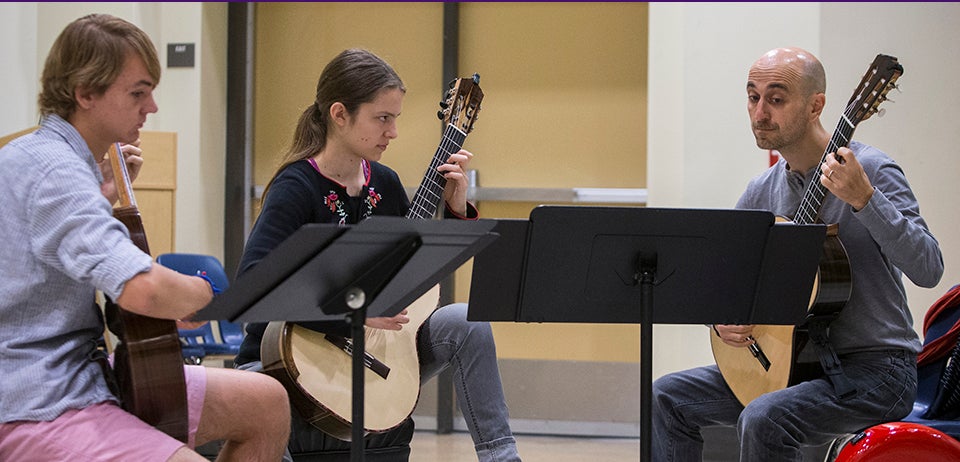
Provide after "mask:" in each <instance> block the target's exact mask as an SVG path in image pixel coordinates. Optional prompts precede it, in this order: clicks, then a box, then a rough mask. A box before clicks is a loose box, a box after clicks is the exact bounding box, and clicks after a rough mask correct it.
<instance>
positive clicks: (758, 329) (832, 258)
mask: <svg viewBox="0 0 960 462" xmlns="http://www.w3.org/2000/svg"><path fill="white" fill-rule="evenodd" d="M836 229H837V227H836V226H832V227H828V232H827V239H826V241H824V245H823V254H822V255H821V257H820V263H819V264H818V267H817V274H816V276H815V280H814V284H813V291H812V292H811V296H810V304H809V306H808V313H809V314H830V313H839V312H840V310H841V309H842V308H843V305H844V304H845V303H846V301H847V300H848V299H849V298H850V290H851V288H852V285H851V277H850V262H849V261H848V260H847V254H846V251H845V250H844V249H843V244H842V243H841V242H840V238H839V237H837V234H836ZM753 338H754V339H755V340H756V345H758V346H759V348H761V349H762V351H763V353H764V355H765V356H766V358H767V360H768V361H769V368H767V367H764V365H763V363H762V362H761V361H760V360H758V358H757V357H755V356H754V355H753V353H752V352H751V351H750V349H748V348H745V347H743V348H741V347H734V346H730V345H727V344H726V343H723V340H721V339H720V337H718V336H717V335H715V334H713V333H711V335H710V344H711V347H712V348H713V356H714V359H715V360H716V363H717V366H718V367H719V368H720V373H721V374H722V375H723V378H724V380H725V381H726V382H727V385H728V386H729V387H730V389H731V390H732V391H733V393H734V395H736V397H737V399H738V400H739V401H740V403H742V404H743V405H744V406H746V405H747V404H749V403H750V402H751V401H753V400H754V399H756V398H757V397H758V396H760V395H762V394H764V393H769V392H771V391H776V390H781V389H784V388H786V387H788V386H791V385H795V384H797V383H800V382H802V381H804V380H810V379H812V378H815V377H819V376H821V375H823V369H822V368H821V367H820V363H819V359H818V357H817V355H816V353H815V352H811V353H810V354H802V353H804V351H805V349H806V348H807V347H808V346H810V345H811V344H810V342H809V341H808V340H809V337H808V335H807V328H806V325H805V324H801V325H799V326H778V325H755V326H753ZM801 356H802V357H803V358H804V359H800V358H801Z"/></svg>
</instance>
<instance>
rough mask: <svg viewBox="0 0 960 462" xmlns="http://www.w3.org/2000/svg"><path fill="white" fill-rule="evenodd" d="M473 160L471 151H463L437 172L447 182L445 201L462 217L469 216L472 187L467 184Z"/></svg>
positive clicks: (451, 157) (453, 156) (444, 194)
mask: <svg viewBox="0 0 960 462" xmlns="http://www.w3.org/2000/svg"><path fill="white" fill-rule="evenodd" d="M471 158H473V154H472V153H470V151H467V150H465V149H461V150H460V151H459V152H457V153H456V154H453V155H451V156H450V158H449V159H447V163H445V164H442V165H440V166H439V167H437V171H439V172H440V173H441V174H443V177H444V178H445V179H446V180H447V184H446V186H445V187H444V189H443V200H445V201H446V202H447V206H448V207H450V209H451V210H453V211H454V212H455V213H456V214H458V215H461V216H465V215H466V214H467V188H468V187H469V186H470V185H469V184H468V182H467V165H469V164H470V159H471Z"/></svg>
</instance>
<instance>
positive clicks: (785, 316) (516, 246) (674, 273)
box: [468, 206, 826, 461]
mask: <svg viewBox="0 0 960 462" xmlns="http://www.w3.org/2000/svg"><path fill="white" fill-rule="evenodd" d="M494 231H496V232H498V233H499V234H500V239H498V240H497V241H496V242H494V243H493V244H492V245H490V246H489V247H487V248H486V249H485V250H484V251H482V252H480V253H479V254H478V255H477V256H476V257H475V258H474V264H473V279H472V282H471V290H470V305H469V314H468V319H469V320H473V321H515V322H578V323H639V324H640V326H641V330H640V340H641V344H640V363H641V364H640V382H641V383H640V386H641V395H640V406H641V409H640V411H641V412H640V419H641V435H640V436H641V438H640V446H641V460H644V461H648V460H650V449H651V448H650V443H651V429H650V421H651V409H650V405H651V394H652V391H651V388H652V382H653V377H652V375H653V374H652V367H651V363H652V351H651V350H652V335H653V326H652V324H653V323H661V324H781V325H791V324H798V323H800V322H801V321H802V320H803V319H804V317H805V315H806V313H807V308H808V303H809V300H810V293H811V291H812V289H813V282H814V276H815V274H816V272H817V266H818V263H819V259H820V255H821V253H822V249H823V242H824V240H825V238H826V226H825V225H794V224H778V223H776V222H775V217H774V215H773V214H772V213H770V212H766V211H759V210H721V209H711V210H701V209H659V208H646V207H640V208H634V207H586V206H540V207H537V208H536V209H534V210H533V211H532V212H531V213H530V219H529V221H527V220H501V221H500V222H499V223H498V224H497V226H496V228H494ZM654 293H656V297H654ZM774 300H775V301H776V302H775V303H773V301H774Z"/></svg>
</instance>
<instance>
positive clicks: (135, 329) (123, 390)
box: [104, 145, 188, 443]
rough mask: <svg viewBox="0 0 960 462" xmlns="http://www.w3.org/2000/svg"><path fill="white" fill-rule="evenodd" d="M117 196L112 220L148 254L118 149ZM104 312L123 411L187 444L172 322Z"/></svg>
mask: <svg viewBox="0 0 960 462" xmlns="http://www.w3.org/2000/svg"><path fill="white" fill-rule="evenodd" d="M108 155H109V157H110V165H111V166H112V167H113V176H114V182H115V184H116V185H117V191H118V193H119V195H120V200H119V204H118V206H117V207H114V209H113V216H114V217H115V218H116V219H117V220H120V222H121V223H123V224H124V226H126V227H127V230H128V231H129V232H130V238H131V239H132V240H133V242H134V244H136V246H137V247H139V248H140V250H142V251H143V252H144V253H147V254H149V253H150V249H149V247H148V245H147V236H146V233H145V232H144V229H143V222H142V220H141V218H140V211H139V210H138V209H137V203H136V199H135V198H134V197H133V188H132V187H131V185H130V176H129V174H128V173H127V166H126V163H125V162H124V160H123V155H122V153H121V152H120V146H119V145H113V146H111V148H110V152H109V154H108ZM104 310H105V312H106V318H107V325H108V326H109V328H110V331H111V332H113V334H114V335H116V336H117V338H118V339H119V340H120V342H119V343H118V344H117V347H116V349H115V350H114V359H113V369H114V376H115V377H116V380H117V385H118V388H119V389H118V390H117V392H118V393H119V395H120V396H119V398H120V402H121V405H122V406H123V408H124V409H126V410H127V412H130V413H131V414H133V415H135V416H137V417H139V418H140V420H143V421H144V422H146V423H148V424H150V425H153V426H154V427H156V428H158V429H160V430H162V431H163V432H164V433H166V434H168V435H170V436H172V437H174V438H176V439H178V440H180V441H183V442H184V443H186V442H187V436H188V435H187V433H188V429H187V387H186V382H185V380H184V376H183V357H182V356H181V355H180V336H179V334H178V333H177V325H176V322H174V321H172V320H168V319H157V318H151V317H148V316H143V315H140V314H137V313H133V312H131V311H127V310H125V309H123V307H121V306H119V305H117V304H116V303H114V302H113V301H112V300H110V299H109V298H107V300H106V303H105V307H104Z"/></svg>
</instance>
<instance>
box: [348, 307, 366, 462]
mask: <svg viewBox="0 0 960 462" xmlns="http://www.w3.org/2000/svg"><path fill="white" fill-rule="evenodd" d="M359 298H362V297H359ZM350 303H351V302H350V301H349V300H348V302H347V304H348V305H349V304H350ZM361 303H362V302H361ZM366 319H367V308H366V305H365V304H362V305H361V306H359V307H358V308H356V311H354V312H353V313H352V314H350V333H351V337H352V338H353V355H352V358H353V366H352V368H353V370H352V373H353V392H352V401H351V406H352V407H351V409H350V413H351V414H352V415H353V423H352V425H351V427H350V433H351V438H350V461H351V462H363V461H364V458H365V454H364V452H365V451H364V448H363V433H364V432H363V412H364V407H363V406H364V404H363V394H364V380H363V374H364V364H363V358H364V355H363V352H365V351H367V350H366V349H367V347H366V338H365V336H364V332H363V325H364V323H365V322H366Z"/></svg>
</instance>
